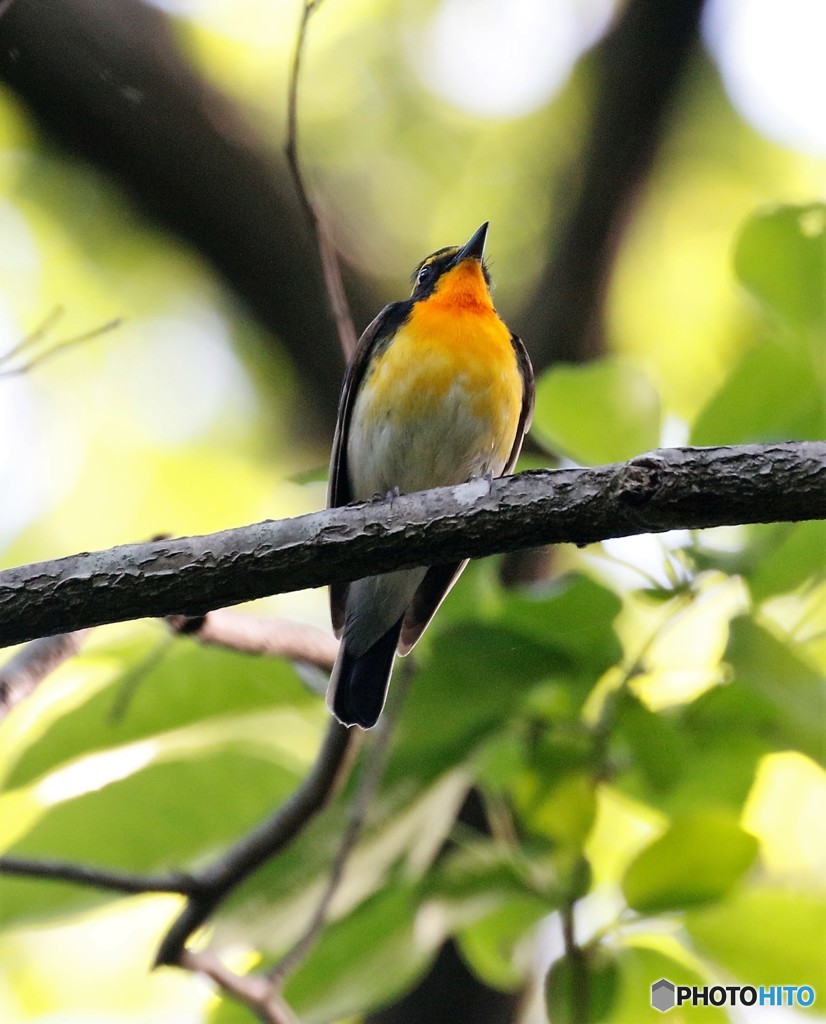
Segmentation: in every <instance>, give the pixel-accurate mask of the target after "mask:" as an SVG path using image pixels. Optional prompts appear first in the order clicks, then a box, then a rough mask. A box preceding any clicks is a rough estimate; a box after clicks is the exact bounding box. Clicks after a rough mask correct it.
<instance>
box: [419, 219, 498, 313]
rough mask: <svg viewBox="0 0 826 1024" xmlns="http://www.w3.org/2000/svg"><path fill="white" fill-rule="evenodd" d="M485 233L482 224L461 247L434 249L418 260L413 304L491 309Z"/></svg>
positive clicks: (486, 229)
mask: <svg viewBox="0 0 826 1024" xmlns="http://www.w3.org/2000/svg"><path fill="white" fill-rule="evenodd" d="M487 233H488V222H487V221H485V223H484V224H483V225H482V226H481V227H480V228H479V229H478V231H475V232H474V233H473V235H471V237H470V239H469V240H468V241H467V242H465V244H464V245H451V246H448V247H447V248H445V249H437V250H436V252H434V253H432V254H431V255H430V256H428V257H427V259H424V260H422V262H421V263H420V264H419V265H418V266H417V267H416V269H415V270H414V271H413V292H412V294H411V298H412V299H413V301H414V302H423V301H427V302H434V303H437V304H441V303H445V304H457V305H465V306H476V305H482V306H487V307H489V308H493V300H492V299H491V297H490V275H489V274H488V270H487V267H486V266H485V260H484V255H485V238H486V237H487Z"/></svg>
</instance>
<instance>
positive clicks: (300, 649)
mask: <svg viewBox="0 0 826 1024" xmlns="http://www.w3.org/2000/svg"><path fill="white" fill-rule="evenodd" d="M166 622H167V624H168V625H169V627H170V629H172V630H174V632H176V633H179V634H183V635H187V636H193V637H195V638H196V639H197V640H198V642H199V643H201V644H205V645H207V646H210V647H225V648H227V649H228V650H231V651H240V652H241V653H243V654H257V655H263V656H266V657H281V658H289V659H290V660H291V661H303V662H306V663H307V664H309V665H315V666H316V667H317V668H320V669H324V670H325V671H327V672H329V671H330V670H331V669H332V667H333V663H334V662H335V660H336V654H337V653H338V640H336V638H335V637H334V636H333V635H332V633H328V632H325V630H323V629H319V628H318V627H317V626H311V625H309V624H308V623H304V622H292V621H290V620H288V619H267V618H263V617H262V616H258V615H246V614H244V613H242V612H236V611H233V610H232V609H231V608H218V609H216V610H215V611H212V612H209V613H208V614H207V615H204V616H200V617H192V616H187V615H170V616H168V617H167V619H166Z"/></svg>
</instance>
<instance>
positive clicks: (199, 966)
mask: <svg viewBox="0 0 826 1024" xmlns="http://www.w3.org/2000/svg"><path fill="white" fill-rule="evenodd" d="M180 966H181V967H183V968H184V969H186V970H188V971H192V972H194V973H198V974H204V975H206V976H207V977H208V978H211V979H212V980H213V981H214V982H215V983H216V985H218V986H219V987H220V988H221V989H222V990H223V991H224V992H226V993H227V994H228V995H231V996H232V997H233V998H234V999H237V1000H238V1001H239V1002H241V1003H244V1004H245V1005H246V1006H248V1007H249V1008H250V1009H251V1010H252V1011H253V1013H254V1014H255V1015H256V1016H257V1017H258V1019H259V1020H261V1021H263V1022H264V1024H299V1021H298V1018H297V1017H296V1016H295V1014H294V1013H293V1011H292V1010H291V1009H290V1008H289V1006H288V1005H287V1004H286V1003H285V1002H284V1000H283V998H282V997H281V995H280V994H279V993H278V992H276V991H275V988H274V986H273V985H272V983H271V982H269V981H267V979H266V978H263V977H261V976H260V975H256V974H249V975H241V974H236V973H235V972H234V971H231V970H230V969H229V967H227V965H226V964H225V963H224V962H223V961H222V960H221V959H220V958H219V957H217V956H216V955H215V954H214V953H212V952H210V951H209V950H203V951H202V952H197V953H196V952H195V951H194V950H191V949H185V950H184V951H183V953H182V954H181V959H180Z"/></svg>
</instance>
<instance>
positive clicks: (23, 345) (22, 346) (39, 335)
mask: <svg viewBox="0 0 826 1024" xmlns="http://www.w3.org/2000/svg"><path fill="white" fill-rule="evenodd" d="M65 312H66V310H65V309H64V308H63V307H62V306H55V308H54V309H52V310H50V311H49V312H48V313H47V314H46V316H45V317H44V318H43V320H42V321H41V322H40V323H39V324H38V325H37V327H35V329H34V330H33V331H32V332H31V334H27V335H26V336H25V337H24V338H22V339H21V340H20V341H18V343H17V344H16V345H14V346H12V348H10V349H9V351H8V352H4V353H3V355H1V356H0V366H2V365H3V363H8V362H9V361H10V360H12V359H14V357H15V356H19V355H20V353H21V352H25V350H26V349H27V348H31V347H32V346H33V345H36V344H37V343H38V342H39V341H41V340H42V339H43V338H45V337H46V335H47V334H48V333H49V331H51V330H53V329H54V328H55V327H56V326H57V323H58V321H59V320H60V318H61V317H62V316H63V314H64V313H65Z"/></svg>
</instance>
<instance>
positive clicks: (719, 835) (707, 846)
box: [622, 812, 757, 914]
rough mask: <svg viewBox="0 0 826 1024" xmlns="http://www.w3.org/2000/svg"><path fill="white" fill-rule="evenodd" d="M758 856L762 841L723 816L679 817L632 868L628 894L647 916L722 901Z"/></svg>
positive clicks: (627, 874)
mask: <svg viewBox="0 0 826 1024" xmlns="http://www.w3.org/2000/svg"><path fill="white" fill-rule="evenodd" d="M756 856H757V840H756V839H755V838H754V836H751V835H749V834H748V833H747V832H744V831H743V829H742V828H740V826H739V825H738V824H737V821H736V820H735V819H734V818H733V817H729V816H728V815H725V814H722V813H720V812H707V813H705V814H692V815H684V816H683V817H680V818H676V819H675V820H674V821H673V822H672V824H671V826H670V828H669V829H668V830H667V831H666V832H665V834H664V835H662V836H660V838H659V839H655V840H654V842H653V843H651V844H650V845H649V846H647V847H645V849H644V850H642V852H641V853H640V854H638V855H637V857H636V859H635V860H633V861H632V862H631V864H630V865H629V866H628V870H627V871H626V872H625V877H624V878H623V881H622V890H623V893H624V894H625V898H626V900H627V901H628V905H629V906H630V907H632V908H633V909H634V910H637V911H639V912H640V913H641V914H658V913H660V912H662V911H664V910H680V909H682V908H684V907H690V906H694V905H696V904H698V903H706V902H709V901H710V900H716V899H720V898H721V897H722V896H724V895H725V894H726V893H727V892H728V891H729V889H731V888H732V887H733V886H734V885H735V883H736V882H737V881H738V880H739V879H740V878H741V877H742V876H743V874H744V873H745V872H746V871H747V870H748V868H749V867H750V866H751V864H752V862H753V861H754V858H755V857H756Z"/></svg>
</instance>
